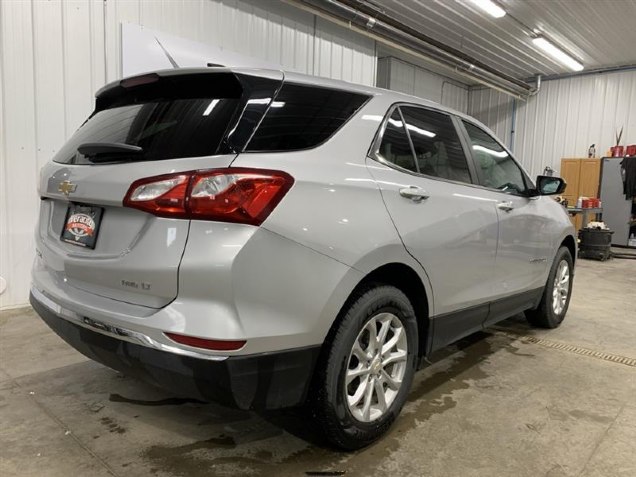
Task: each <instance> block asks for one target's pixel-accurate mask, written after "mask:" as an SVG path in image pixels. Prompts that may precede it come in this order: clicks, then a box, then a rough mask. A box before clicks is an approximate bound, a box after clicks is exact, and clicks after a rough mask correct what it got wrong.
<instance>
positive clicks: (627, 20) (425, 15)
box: [365, 0, 636, 78]
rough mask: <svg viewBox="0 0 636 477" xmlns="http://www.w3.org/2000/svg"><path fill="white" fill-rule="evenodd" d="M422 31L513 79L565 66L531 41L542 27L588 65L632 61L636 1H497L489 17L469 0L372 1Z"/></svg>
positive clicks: (635, 54)
mask: <svg viewBox="0 0 636 477" xmlns="http://www.w3.org/2000/svg"><path fill="white" fill-rule="evenodd" d="M365 3H372V4H373V5H375V6H376V7H377V8H378V9H380V10H381V11H383V12H384V13H386V14H387V15H390V16H392V17H393V18H395V19H397V20H399V21H401V22H403V23H404V24H405V25H408V26H410V27H412V28H416V29H418V30H419V31H420V32H422V33H423V34H425V35H427V36H429V37H431V38H434V39H436V40H438V41H441V42H443V43H445V44H447V45H449V46H452V47H453V48H456V49H458V50H461V51H463V52H464V53H466V54H468V55H470V56H472V57H474V58H475V59H476V60H479V61H482V62H483V63H485V64H487V65H490V66H492V67H494V68H496V69H497V70H499V71H501V72H502V73H505V74H508V75H511V76H514V77H516V78H528V77H530V76H534V75H535V74H538V73H541V74H544V75H553V74H561V73H568V72H569V70H568V69H567V68H565V67H564V66H562V65H560V64H559V63H557V62H555V61H554V60H552V59H551V58H550V57H548V56H546V54H545V53H543V52H542V51H541V50H539V49H538V48H536V47H535V46H534V45H533V43H532V41H531V36H532V31H535V32H537V33H538V32H541V33H543V34H545V35H546V36H547V37H548V38H550V39H551V40H553V41H554V42H555V43H557V44H558V45H559V46H561V47H563V48H564V49H566V51H568V52H569V53H570V54H572V55H573V56H574V57H576V58H577V59H578V60H580V61H581V62H582V63H583V64H584V65H585V68H586V69H588V70H589V69H596V68H603V67H612V66H618V65H628V64H636V48H634V44H636V28H635V25H634V22H635V20H636V0H587V1H585V0H499V4H500V5H501V6H502V7H503V8H504V9H505V10H506V11H507V12H508V14H507V15H506V16H504V17H503V18H499V19H496V18H493V17H491V16H489V15H488V14H487V13H485V12H483V11H481V10H480V9H479V8H478V7H476V6H475V5H474V4H473V3H472V2H470V0H454V1H453V0H373V1H372V2H370V1H369V2H365Z"/></svg>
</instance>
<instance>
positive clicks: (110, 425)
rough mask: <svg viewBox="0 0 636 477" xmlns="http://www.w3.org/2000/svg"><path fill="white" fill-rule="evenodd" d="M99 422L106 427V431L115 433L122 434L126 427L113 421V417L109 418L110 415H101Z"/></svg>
mask: <svg viewBox="0 0 636 477" xmlns="http://www.w3.org/2000/svg"><path fill="white" fill-rule="evenodd" d="M99 422H101V423H102V424H103V425H104V426H105V427H106V429H108V432H114V433H117V434H124V433H125V432H126V428H125V427H122V426H120V425H119V424H117V422H115V420H114V419H111V418H110V417H102V418H101V419H100V420H99Z"/></svg>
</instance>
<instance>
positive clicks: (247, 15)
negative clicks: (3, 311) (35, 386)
mask: <svg viewBox="0 0 636 477" xmlns="http://www.w3.org/2000/svg"><path fill="white" fill-rule="evenodd" d="M122 23H135V24H138V25H143V26H145V27H147V28H149V29H152V30H157V31H161V32H164V33H168V34H171V35H175V36H180V37H182V38H185V39H189V40H195V41H198V42H201V43H205V44H209V45H214V46H217V47H221V48H224V49H227V50H231V51H234V52H236V53H240V54H243V55H247V56H252V57H256V58H261V59H265V60H267V61H270V62H273V63H276V64H281V65H282V66H283V68H285V69H288V70H292V71H296V72H301V73H308V74H317V75H323V76H329V77H332V78H338V79H345V80H348V81H353V82H357V83H363V84H369V85H371V84H374V82H375V70H376V58H375V43H374V42H373V41H372V40H369V39H368V38H366V37H362V36H360V35H357V34H355V33H354V32H352V31H350V30H348V29H345V28H341V27H339V26H336V25H333V24H331V23H329V22H326V21H323V20H322V19H316V18H314V16H313V15H311V14H309V13H307V12H304V11H301V10H299V9H296V8H294V7H291V6H289V5H287V4H283V3H280V2H275V1H270V0H267V1H260V0H164V1H161V0H108V1H104V0H48V1H40V0H31V1H29V0H15V1H4V0H2V1H0V112H1V116H0V138H1V139H0V276H2V277H4V278H5V279H6V280H7V290H6V291H5V292H4V293H3V294H2V295H0V308H5V307H10V306H16V305H20V304H25V303H26V302H27V298H28V290H29V280H30V278H29V275H30V268H31V262H32V260H33V254H34V244H33V231H34V226H35V222H36V216H37V211H38V202H39V201H38V197H37V192H36V184H37V176H38V170H39V167H40V166H41V165H42V164H43V163H44V162H46V161H47V160H49V159H50V158H51V156H52V155H53V154H54V153H55V151H57V150H58V149H59V148H60V146H61V145H62V144H63V143H64V141H65V140H66V138H68V137H69V136H70V135H71V134H72V133H73V132H74V131H75V130H76V129H77V127H78V126H79V125H80V124H81V123H82V122H83V121H84V119H85V118H86V117H87V115H88V114H89V113H90V111H91V110H92V108H93V100H94V99H93V95H94V93H95V91H96V90H97V89H98V88H99V87H101V86H102V85H104V84H105V83H106V82H108V81H112V80H115V79H117V78H119V77H120V75H121V36H120V35H121V29H120V25H121V24H122Z"/></svg>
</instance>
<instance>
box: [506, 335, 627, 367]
mask: <svg viewBox="0 0 636 477" xmlns="http://www.w3.org/2000/svg"><path fill="white" fill-rule="evenodd" d="M495 333H496V334H499V335H503V336H507V337H508V338H514V339H520V340H521V341H524V342H527V343H534V344H538V345H541V346H545V347H546V348H553V349H560V350H563V351H568V352H570V353H576V354H579V355H581V356H589V357H591V358H597V359H602V360H604V361H611V362H612V363H619V364H624V365H626V366H633V367H636V358H628V357H627V356H621V355H618V354H612V353H604V352H603V351H595V350H593V349H588V348H582V347H580V346H574V345H570V344H565V343H559V342H558V341H550V340H544V339H542V338H536V337H534V336H528V335H522V334H517V333H511V332H510V331H507V330H502V329H496V332H495Z"/></svg>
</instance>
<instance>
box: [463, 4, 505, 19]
mask: <svg viewBox="0 0 636 477" xmlns="http://www.w3.org/2000/svg"><path fill="white" fill-rule="evenodd" d="M471 2H473V3H474V4H475V5H477V6H478V7H479V8H481V9H482V10H483V11H485V12H486V13H487V14H488V15H491V16H493V17H495V18H501V17H503V16H504V15H505V14H506V11H505V10H504V9H503V8H501V7H500V6H499V5H497V4H496V3H495V2H493V1H492V0H471Z"/></svg>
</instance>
